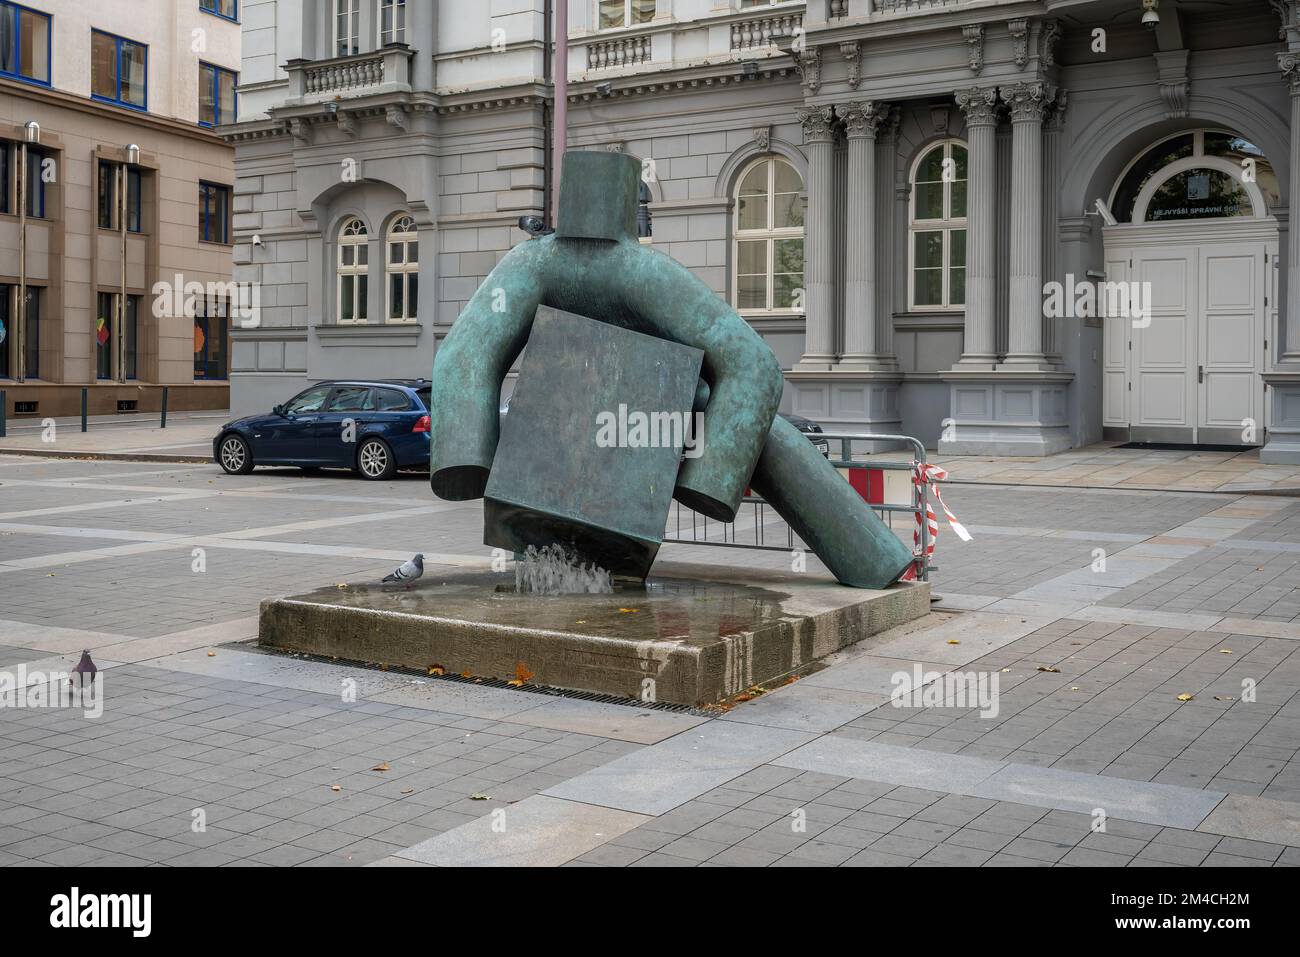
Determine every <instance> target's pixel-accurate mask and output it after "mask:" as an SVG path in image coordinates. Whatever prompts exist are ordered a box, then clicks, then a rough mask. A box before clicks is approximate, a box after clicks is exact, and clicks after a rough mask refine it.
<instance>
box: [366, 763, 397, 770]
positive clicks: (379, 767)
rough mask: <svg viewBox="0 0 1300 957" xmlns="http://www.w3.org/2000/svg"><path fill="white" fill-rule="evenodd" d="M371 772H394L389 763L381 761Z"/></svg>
mask: <svg viewBox="0 0 1300 957" xmlns="http://www.w3.org/2000/svg"><path fill="white" fill-rule="evenodd" d="M370 770H371V771H391V770H393V769H392V768H390V767H389V766H388V762H387V761H380V762H379V763H378V764H376V765H375V766H374V767H373V768H371V769H370Z"/></svg>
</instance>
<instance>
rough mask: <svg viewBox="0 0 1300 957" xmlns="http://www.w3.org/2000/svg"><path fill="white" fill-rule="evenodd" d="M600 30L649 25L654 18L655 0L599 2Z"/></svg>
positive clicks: (602, 0)
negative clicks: (642, 24)
mask: <svg viewBox="0 0 1300 957" xmlns="http://www.w3.org/2000/svg"><path fill="white" fill-rule="evenodd" d="M597 15H598V17H599V23H600V29H601V30H613V29H615V28H617V27H631V26H636V25H637V24H640V23H649V22H650V21H651V20H653V19H654V18H655V0H599V4H598V10H597Z"/></svg>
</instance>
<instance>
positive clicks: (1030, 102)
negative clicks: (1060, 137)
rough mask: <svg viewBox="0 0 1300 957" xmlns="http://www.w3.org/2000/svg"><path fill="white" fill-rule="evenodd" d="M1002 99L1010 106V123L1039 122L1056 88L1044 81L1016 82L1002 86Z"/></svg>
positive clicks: (1054, 95) (1052, 98) (1041, 120)
mask: <svg viewBox="0 0 1300 957" xmlns="http://www.w3.org/2000/svg"><path fill="white" fill-rule="evenodd" d="M1001 92H1002V99H1003V101H1004V102H1005V103H1006V104H1007V106H1009V107H1010V108H1011V122H1012V123H1041V122H1043V116H1044V115H1045V114H1046V112H1047V108H1048V106H1049V105H1051V102H1052V101H1053V100H1054V99H1056V88H1055V87H1052V86H1048V85H1047V84H1045V83H1025V82H1020V83H1016V84H1015V85H1013V86H1004V87H1003V88H1002V91H1001Z"/></svg>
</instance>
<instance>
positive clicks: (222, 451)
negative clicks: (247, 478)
mask: <svg viewBox="0 0 1300 957" xmlns="http://www.w3.org/2000/svg"><path fill="white" fill-rule="evenodd" d="M217 464H218V465H220V466H221V467H222V468H223V469H225V470H226V472H227V473H228V474H230V475H247V474H248V473H249V472H251V471H253V453H252V450H251V449H249V447H248V443H247V442H245V441H244V440H243V439H242V438H240V437H239V436H238V435H235V434H234V433H233V432H232V433H231V434H230V435H227V436H226V437H225V438H224V439H222V440H221V445H220V446H218V448H217Z"/></svg>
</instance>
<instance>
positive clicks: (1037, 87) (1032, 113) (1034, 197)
mask: <svg viewBox="0 0 1300 957" xmlns="http://www.w3.org/2000/svg"><path fill="white" fill-rule="evenodd" d="M1054 95H1055V91H1054V90H1052V89H1051V88H1050V87H1047V86H1045V85H1044V84H1042V83H1017V84H1016V85H1015V86H1011V87H1004V88H1003V89H1002V98H1003V99H1004V100H1005V101H1006V102H1007V105H1008V106H1009V107H1010V108H1011V131H1012V132H1011V289H1010V292H1011V300H1010V303H1011V309H1010V329H1009V334H1010V337H1009V340H1008V348H1007V358H1006V361H1005V362H1004V363H1003V364H1004V365H1006V366H1013V367H1016V368H1021V369H1023V368H1029V369H1046V368H1048V367H1049V366H1048V362H1047V357H1046V356H1045V355H1044V354H1043V116H1044V114H1045V112H1046V108H1047V105H1048V104H1049V103H1051V101H1052V99H1053V98H1054Z"/></svg>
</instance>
